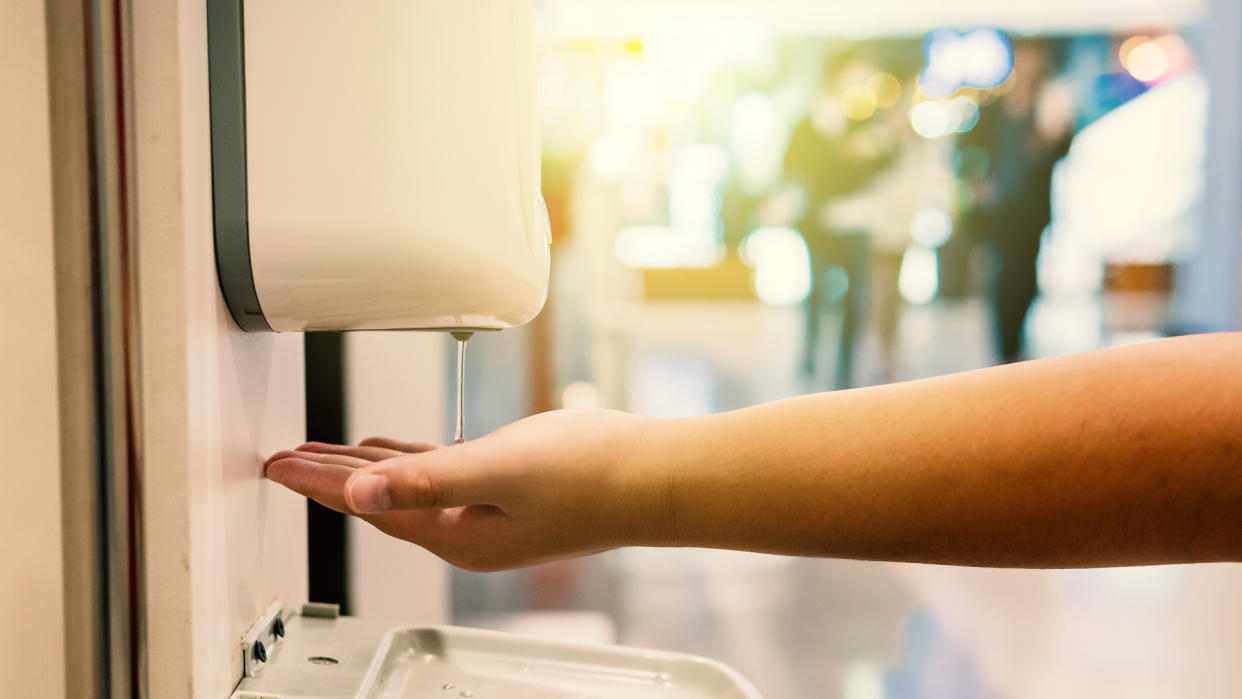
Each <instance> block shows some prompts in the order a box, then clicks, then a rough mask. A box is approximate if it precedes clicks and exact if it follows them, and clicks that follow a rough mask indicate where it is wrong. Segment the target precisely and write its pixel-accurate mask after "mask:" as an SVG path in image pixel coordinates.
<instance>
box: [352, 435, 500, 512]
mask: <svg viewBox="0 0 1242 699" xmlns="http://www.w3.org/2000/svg"><path fill="white" fill-rule="evenodd" d="M513 481H514V478H513V471H512V469H509V468H506V464H505V463H504V462H503V461H501V460H498V459H497V458H496V454H495V452H494V450H493V449H489V448H488V447H487V446H485V445H483V444H482V442H473V443H469V444H462V445H457V446H453V447H446V448H443V449H436V450H434V451H429V452H424V453H422V454H409V455H406V456H402V457H399V458H396V459H389V460H388V461H381V462H379V463H377V464H373V465H371V466H368V467H366V468H363V469H359V470H358V471H357V472H356V473H355V474H354V475H352V476H351V477H350V479H349V481H348V482H347V483H346V484H345V500H346V502H347V503H349V506H350V507H352V508H353V509H354V510H355V511H356V512H383V511H386V510H422V509H442V508H448V507H464V506H468V505H493V506H496V507H501V506H502V504H503V503H502V499H503V497H504V495H505V492H506V488H507V487H508V486H510V485H512V484H513Z"/></svg>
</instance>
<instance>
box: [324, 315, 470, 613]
mask: <svg viewBox="0 0 1242 699" xmlns="http://www.w3.org/2000/svg"><path fill="white" fill-rule="evenodd" d="M447 346H448V341H447V340H446V338H445V337H444V336H443V335H442V334H439V333H365V332H364V333H350V334H349V335H348V336H347V344H346V350H345V356H346V362H347V369H346V373H347V386H348V395H347V401H348V421H349V424H348V425H347V431H348V435H349V439H350V440H351V441H353V442H358V441H360V440H362V439H365V438H367V437H371V436H387V437H395V438H399V439H405V440H409V441H420V442H431V443H433V444H438V443H441V442H442V441H443V440H444V436H445V433H446V431H447V428H448V421H447V419H446V416H445V414H444V404H445V401H444V396H445V393H446V392H447V391H448V390H449V388H450V387H449V386H448V385H447V376H446V375H445V371H444V366H445V360H446V357H445V349H446V347H447ZM349 547H350V548H349V556H350V559H349V587H350V595H351V597H352V600H351V601H352V603H353V610H352V611H353V613H354V615H356V616H366V617H376V618H383V619H391V620H392V623H393V624H394V625H396V624H439V623H444V622H446V621H447V620H448V611H449V597H448V595H449V590H448V580H449V578H448V566H447V565H446V564H445V563H443V562H442V561H440V559H438V558H436V557H435V556H433V555H431V554H430V553H428V552H426V551H424V550H423V549H420V548H418V547H417V546H414V545H413V544H409V543H406V542H404V541H400V540H398V539H393V538H392V537H389V536H387V535H386V534H384V533H382V532H380V531H379V530H378V529H375V528H374V527H372V526H371V525H369V524H367V523H365V522H362V521H360V520H351V521H350V523H349Z"/></svg>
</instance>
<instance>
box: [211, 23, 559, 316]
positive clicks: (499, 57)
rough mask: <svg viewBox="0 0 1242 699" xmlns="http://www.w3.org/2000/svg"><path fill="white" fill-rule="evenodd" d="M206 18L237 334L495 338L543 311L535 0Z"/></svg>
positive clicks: (544, 236) (223, 246)
mask: <svg viewBox="0 0 1242 699" xmlns="http://www.w3.org/2000/svg"><path fill="white" fill-rule="evenodd" d="M208 24H209V47H210V68H211V109H212V162H213V176H214V177H213V180H214V189H215V191H214V195H215V197H214V202H215V225H216V252H217V262H218V265H219V271H220V280H221V288H222V289H223V291H224V294H225V298H226V301H227V302H228V305H229V308H230V311H231V312H232V313H233V316H234V318H236V319H237V321H238V323H239V325H241V326H242V327H243V328H246V329H248V330H268V329H271V330H277V331H300V330H364V329H425V330H450V329H469V330H499V329H503V328H508V327H512V326H516V325H520V324H522V323H525V322H526V321H528V320H530V319H531V318H533V317H534V316H535V315H536V314H537V313H538V312H539V310H540V309H541V308H542V306H543V302H544V299H545V298H546V294H547V286H548V244H549V231H548V220H547V213H546V211H545V209H544V206H543V202H542V198H541V196H540V182H539V178H540V175H539V168H540V157H539V149H540V144H539V131H538V114H537V101H536V94H535V83H536V80H535V52H534V21H533V11H532V9H531V6H530V2H529V0H452V1H451V2H446V1H444V0H368V1H367V2H364V3H356V2H349V1H348V0H245V1H244V2H243V1H242V0H208ZM243 27H244V29H243Z"/></svg>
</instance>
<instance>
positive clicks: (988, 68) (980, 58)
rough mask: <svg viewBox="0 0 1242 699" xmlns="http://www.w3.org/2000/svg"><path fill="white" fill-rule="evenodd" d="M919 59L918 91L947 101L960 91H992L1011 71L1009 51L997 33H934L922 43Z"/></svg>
mask: <svg viewBox="0 0 1242 699" xmlns="http://www.w3.org/2000/svg"><path fill="white" fill-rule="evenodd" d="M923 57H924V60H925V63H926V67H924V69H923V72H922V74H920V75H919V87H921V88H923V92H925V93H927V94H928V95H929V96H931V97H948V96H949V95H952V94H953V93H954V92H957V91H958V90H959V89H961V88H963V87H973V88H977V89H980V90H986V89H989V88H993V87H996V86H997V85H1000V84H1001V83H1003V82H1005V79H1006V78H1008V77H1009V73H1010V71H1012V70H1013V47H1012V46H1011V45H1010V43H1009V37H1008V36H1006V35H1005V33H1004V32H1002V31H1000V30H997V29H990V28H978V29H971V30H970V31H967V32H959V31H957V30H956V29H935V30H933V31H931V32H930V33H929V34H928V35H927V36H926V37H925V38H924V39H923Z"/></svg>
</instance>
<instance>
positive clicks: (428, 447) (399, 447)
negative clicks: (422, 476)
mask: <svg viewBox="0 0 1242 699" xmlns="http://www.w3.org/2000/svg"><path fill="white" fill-rule="evenodd" d="M358 446H361V447H383V448H384V449H393V450H395V451H399V452H401V453H403V454H421V453H423V452H425V451H433V450H435V449H439V448H440V446H439V445H438V444H429V443H427V442H402V441H401V440H399V439H391V438H389V437H368V438H366V439H364V440H362V441H361V442H359V443H358Z"/></svg>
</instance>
